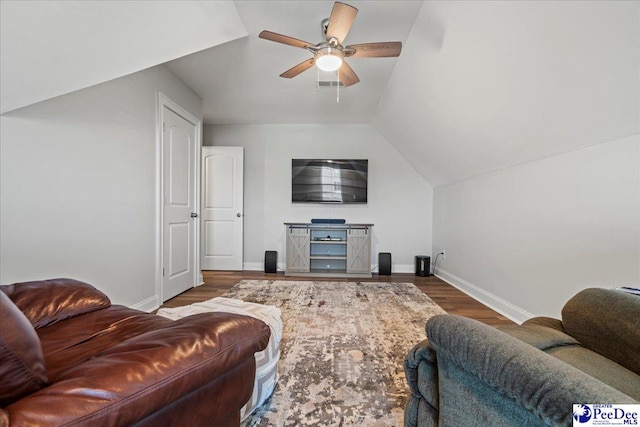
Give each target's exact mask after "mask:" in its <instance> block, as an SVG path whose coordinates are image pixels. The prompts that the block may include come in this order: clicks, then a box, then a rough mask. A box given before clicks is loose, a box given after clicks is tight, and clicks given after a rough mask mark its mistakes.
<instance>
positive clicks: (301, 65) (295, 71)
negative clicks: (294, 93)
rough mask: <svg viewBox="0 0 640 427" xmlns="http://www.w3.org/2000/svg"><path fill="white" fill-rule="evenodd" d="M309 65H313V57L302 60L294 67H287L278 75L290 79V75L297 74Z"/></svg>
mask: <svg viewBox="0 0 640 427" xmlns="http://www.w3.org/2000/svg"><path fill="white" fill-rule="evenodd" d="M311 67H313V58H309V59H307V60H306V61H302V62H301V63H299V64H298V65H296V66H295V67H293V68H290V69H288V70H287V71H285V72H284V73H282V74H280V77H284V78H286V79H290V78H292V77H295V76H297V75H298V74H300V73H301V72H303V71H306V70H308V69H309V68H311Z"/></svg>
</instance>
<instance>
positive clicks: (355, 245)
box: [347, 228, 371, 273]
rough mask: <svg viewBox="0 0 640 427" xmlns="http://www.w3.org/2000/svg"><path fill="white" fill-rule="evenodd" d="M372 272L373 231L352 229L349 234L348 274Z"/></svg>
mask: <svg viewBox="0 0 640 427" xmlns="http://www.w3.org/2000/svg"><path fill="white" fill-rule="evenodd" d="M370 272H371V230H370V229H369V228H355V229H350V230H349V232H348V233H347V273H370Z"/></svg>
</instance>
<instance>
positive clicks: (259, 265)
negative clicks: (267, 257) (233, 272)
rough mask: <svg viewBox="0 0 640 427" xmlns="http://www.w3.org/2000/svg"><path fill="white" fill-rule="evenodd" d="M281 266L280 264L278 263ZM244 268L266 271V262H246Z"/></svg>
mask: <svg viewBox="0 0 640 427" xmlns="http://www.w3.org/2000/svg"><path fill="white" fill-rule="evenodd" d="M278 267H280V265H278ZM242 269H243V270H248V271H261V270H262V271H264V263H262V262H245V263H243V264H242Z"/></svg>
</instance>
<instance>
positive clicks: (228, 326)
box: [4, 313, 270, 425]
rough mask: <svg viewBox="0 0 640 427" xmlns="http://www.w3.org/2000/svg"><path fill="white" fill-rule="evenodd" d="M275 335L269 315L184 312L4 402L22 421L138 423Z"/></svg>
mask: <svg viewBox="0 0 640 427" xmlns="http://www.w3.org/2000/svg"><path fill="white" fill-rule="evenodd" d="M269 336H270V330H269V327H268V326H267V325H266V324H265V323H263V322H261V321H260V320H257V319H254V318H251V317H247V316H240V315H236V314H229V313H204V314H197V315H194V316H189V317H185V318H183V319H180V320H177V321H175V322H173V323H172V324H171V325H169V326H166V327H163V328H161V329H158V330H155V331H150V332H147V333H144V334H141V335H138V336H135V337H133V338H130V339H128V340H126V341H123V342H121V343H119V344H117V345H115V346H113V347H111V348H109V349H108V350H106V351H104V352H102V353H100V354H98V355H96V356H95V357H93V358H91V359H89V360H87V361H86V362H84V363H81V364H79V365H77V366H76V367H74V368H72V369H70V370H68V371H67V372H65V373H64V374H63V375H62V376H61V377H60V378H59V379H58V380H57V381H56V382H55V383H53V384H51V385H50V386H49V387H47V388H44V389H42V390H40V391H38V392H36V393H33V394H31V395H30V396H28V398H25V399H22V400H20V401H18V402H15V403H14V404H12V405H9V406H8V407H6V408H4V409H5V410H6V411H8V412H9V417H10V419H11V420H12V423H15V424H16V425H38V424H40V423H41V421H42V420H47V424H48V425H134V424H135V423H136V422H137V421H139V420H143V419H145V417H147V416H149V415H150V414H153V413H155V412H157V411H159V410H162V409H163V408H165V407H167V406H168V405H170V404H171V403H172V402H175V401H178V400H179V399H180V398H181V397H182V396H185V395H187V394H189V393H190V392H192V391H194V390H197V389H199V388H200V387H202V386H204V385H205V384H207V383H209V382H211V381H213V380H214V379H216V378H218V377H220V376H223V375H224V374H226V373H227V372H228V371H230V370H232V369H233V368H235V367H236V366H238V365H240V364H241V363H244V362H246V360H247V359H250V360H252V361H253V357H254V356H253V355H254V353H255V352H256V351H260V350H263V349H264V348H265V347H266V346H267V343H268V341H269ZM253 363H255V361H253ZM213 404H214V403H212V405H213Z"/></svg>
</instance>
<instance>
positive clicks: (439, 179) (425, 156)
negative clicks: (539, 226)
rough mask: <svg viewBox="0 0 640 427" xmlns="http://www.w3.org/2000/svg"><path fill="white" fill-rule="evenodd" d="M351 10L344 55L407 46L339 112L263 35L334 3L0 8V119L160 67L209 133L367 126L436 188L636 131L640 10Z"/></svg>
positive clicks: (357, 62) (309, 24)
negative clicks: (188, 94) (233, 128)
mask: <svg viewBox="0 0 640 427" xmlns="http://www.w3.org/2000/svg"><path fill="white" fill-rule="evenodd" d="M349 3H352V4H353V5H354V6H356V7H358V9H359V10H360V11H359V13H358V16H357V18H356V21H355V23H354V26H353V28H352V30H351V32H350V33H349V35H348V36H347V43H363V42H374V41H395V40H398V41H402V42H403V43H404V47H403V52H402V54H401V56H400V57H399V58H379V59H352V61H350V63H351V65H352V67H353V68H354V69H355V70H356V72H357V73H358V75H359V76H360V78H361V82H360V83H358V84H357V85H355V86H353V87H351V88H347V89H345V90H343V91H341V94H340V103H339V104H336V102H335V95H336V93H335V92H334V91H333V90H328V89H325V90H321V91H320V93H316V91H315V88H314V81H315V79H316V77H317V75H316V72H315V71H314V70H309V71H307V72H305V73H303V74H302V75H300V76H298V77H296V78H295V79H291V80H289V79H282V78H280V77H278V75H279V74H280V73H281V72H283V71H284V70H286V69H288V68H289V67H291V66H293V65H294V64H296V63H298V62H300V61H302V60H304V59H306V58H307V57H309V54H308V52H306V51H304V50H302V49H296V48H293V47H290V46H285V45H281V44H278V43H273V42H268V41H265V40H261V39H258V38H257V35H258V33H259V32H260V30H263V29H269V30H272V31H275V32H279V33H282V34H287V35H291V36H294V37H297V38H300V39H303V40H307V41H310V42H317V41H319V31H320V30H319V23H320V21H321V20H322V19H323V18H325V17H327V16H328V15H329V13H330V10H331V7H332V5H333V2H332V1H310V0H307V1H293V0H292V1H257V0H252V1H237V2H231V1H214V2H212V1H179V2H178V1H176V2H174V1H83V2H79V1H78V2H77V1H74V2H69V1H37V2H36V1H33V2H32V1H0V6H1V8H2V9H1V10H0V12H1V13H0V16H1V21H0V24H1V33H0V42H1V45H0V65H1V68H0V77H1V80H0V93H1V97H0V107H1V110H2V112H5V111H9V110H12V109H15V108H19V107H21V106H25V105H29V104H31V103H35V102H38V101H41V100H44V99H47V98H50V97H54V96H58V95H61V94H64V93H68V92H71V91H74V90H78V89H81V88H84V87H88V86H91V85H94V84H98V83H102V82H105V81H108V80H111V79H114V78H117V77H120V76H123V75H126V74H129V73H133V72H136V71H139V70H142V69H145V68H148V67H151V66H154V65H157V64H160V63H166V64H167V66H168V67H169V69H170V70H172V72H174V73H175V74H176V75H177V76H178V77H179V78H181V79H182V80H183V81H184V82H185V83H186V84H188V85H189V86H190V87H191V88H192V89H193V90H194V91H195V92H196V93H198V94H199V95H200V96H201V97H202V98H203V103H204V105H203V112H204V116H205V117H204V120H205V123H207V124H217V123H240V124H254V123H325V124H327V125H330V124H331V123H371V124H372V125H373V126H374V128H375V129H377V130H378V132H380V133H381V134H382V135H383V136H384V137H385V138H386V139H387V140H388V141H389V143H390V144H392V145H393V146H394V147H395V148H396V149H397V150H398V152H399V153H401V154H402V155H403V156H404V157H405V158H406V159H407V160H408V161H409V162H410V163H411V164H412V165H413V166H414V167H415V169H416V170H417V171H418V172H419V173H420V174H421V175H422V176H423V177H424V178H425V179H426V180H427V181H428V182H430V183H431V184H432V185H434V186H438V185H441V184H445V183H448V182H452V181H456V180H460V179H464V178H468V177H472V176H476V175H478V174H482V173H486V172H489V171H493V170H498V169H501V168H506V167H510V166H513V165H517V164H521V163H525V162H529V161H532V160H536V159H540V158H543V157H547V156H552V155H555V154H558V153H562V152H567V151H572V150H575V149H578V148H581V147H584V146H588V145H592V144H597V143H601V142H606V141H612V140H615V139H617V138H621V137H624V136H628V135H634V134H638V133H640V108H639V104H640V1H637V0H636V1H626V0H622V1H613V0H612V1H607V0H589V1H561V0H559V1H521V0H513V1H480V0H478V1H476V0H472V1H425V2H424V3H423V2H419V1H382V0H380V1H352V2H351V1H350V2H349ZM245 36H248V37H245ZM167 61H168V62H167Z"/></svg>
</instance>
